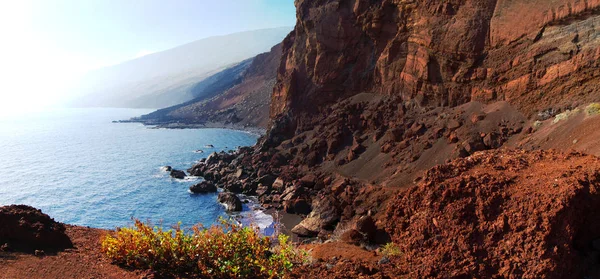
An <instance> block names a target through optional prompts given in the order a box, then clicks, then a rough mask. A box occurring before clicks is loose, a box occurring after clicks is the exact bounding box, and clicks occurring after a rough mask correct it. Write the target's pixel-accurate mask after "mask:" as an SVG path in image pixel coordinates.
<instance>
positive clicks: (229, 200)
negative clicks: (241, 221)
mask: <svg viewBox="0 0 600 279" xmlns="http://www.w3.org/2000/svg"><path fill="white" fill-rule="evenodd" d="M217 200H218V201H219V202H220V203H222V204H224V205H225V208H226V210H227V211H232V212H235V211H242V201H241V200H240V198H238V196H237V195H236V194H234V193H231V192H221V193H219V196H218V197H217Z"/></svg>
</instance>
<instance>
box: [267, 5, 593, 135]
mask: <svg viewBox="0 0 600 279" xmlns="http://www.w3.org/2000/svg"><path fill="white" fill-rule="evenodd" d="M296 7H297V24H296V27H295V29H294V31H293V32H292V33H291V34H290V35H289V36H288V37H287V38H286V39H285V40H284V46H283V58H282V61H281V65H280V67H279V72H278V82H277V84H276V86H275V89H274V93H273V97H272V106H271V117H272V118H273V117H277V116H278V115H281V114H285V113H291V114H294V115H296V120H297V121H299V122H303V120H301V119H303V118H304V117H303V115H305V112H309V114H310V113H314V112H315V111H316V110H319V108H324V107H326V106H328V105H330V104H332V103H334V102H336V101H339V100H340V99H343V98H346V97H349V96H352V95H355V94H357V93H360V92H375V93H379V94H386V95H396V96H401V97H402V99H404V100H415V101H416V102H417V103H418V104H419V105H420V106H456V105H460V104H463V103H466V102H468V101H472V100H477V101H486V102H489V101H492V100H507V101H510V102H511V103H513V104H517V105H518V106H519V107H520V108H521V109H523V111H524V112H525V113H526V114H528V115H531V114H533V113H535V112H537V110H541V109H545V108H547V107H548V106H550V105H559V106H560V105H562V106H569V105H572V104H571V103H572V100H570V99H569V98H563V99H561V100H559V101H556V100H555V99H556V97H559V96H564V95H568V94H567V93H568V92H569V91H572V90H574V89H576V90H578V91H579V92H586V93H588V94H587V95H586V96H587V98H592V97H597V93H594V94H591V93H592V91H594V92H595V90H593V88H594V86H595V84H596V82H594V81H593V80H595V79H597V78H598V73H594V72H593V69H594V68H596V67H598V59H599V58H600V48H599V46H600V43H599V42H600V38H599V37H598V33H599V32H598V30H597V29H598V27H597V26H598V24H595V23H599V21H600V19H599V18H598V17H596V14H597V12H598V11H599V10H598V8H599V7H600V0H586V1H584V0H534V1H515V0H451V1H435V0H424V1H411V0H321V1H312V0H311V1H308V0H297V1H296ZM575 73H576V74H577V75H576V78H573V74H575ZM568 76H571V78H570V79H567V80H565V79H566V78H567V77H568ZM557 81H560V82H559V83H558V82H557ZM557 84H560V86H557ZM578 101H584V100H581V99H578ZM299 124H302V123H299Z"/></svg>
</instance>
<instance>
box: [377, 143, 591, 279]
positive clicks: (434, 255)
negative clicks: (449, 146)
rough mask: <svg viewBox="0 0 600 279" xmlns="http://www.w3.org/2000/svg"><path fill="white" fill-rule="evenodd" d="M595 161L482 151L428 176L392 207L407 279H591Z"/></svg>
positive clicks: (391, 223)
mask: <svg viewBox="0 0 600 279" xmlns="http://www.w3.org/2000/svg"><path fill="white" fill-rule="evenodd" d="M599 189H600V159H599V158H597V157H593V156H586V155H582V154H580V153H570V154H563V153H558V152H554V151H535V152H525V151H488V152H481V153H476V154H475V155H473V156H470V157H467V158H464V159H458V160H455V161H452V162H450V163H448V164H444V165H440V166H437V167H435V168H432V169H431V170H429V171H428V172H427V174H426V175H425V176H424V178H423V181H422V182H421V183H419V184H418V185H417V186H416V187H413V188H411V189H408V190H406V191H404V192H402V193H400V194H398V195H397V196H396V198H395V199H394V200H393V201H392V202H391V203H390V207H389V211H388V213H387V218H386V220H387V221H386V226H387V228H388V231H389V232H390V234H391V236H392V239H393V241H394V243H396V244H397V245H398V246H399V248H400V250H401V251H402V256H401V259H399V261H400V262H402V263H401V264H400V266H402V267H404V268H406V270H405V272H407V274H409V275H410V276H409V277H410V278H459V277H460V278H514V277H520V278H586V277H587V278H596V277H598V276H600V269H599V267H600V266H599V265H598V260H599V255H600V253H599V252H598V251H597V250H595V249H596V248H594V246H593V243H594V241H596V240H597V239H600V224H598V222H597V221H596V219H597V216H596V212H598V210H600V192H599Z"/></svg>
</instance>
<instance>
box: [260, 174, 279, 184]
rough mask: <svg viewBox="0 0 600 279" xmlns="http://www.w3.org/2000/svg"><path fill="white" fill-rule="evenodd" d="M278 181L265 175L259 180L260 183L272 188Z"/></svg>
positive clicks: (271, 176) (269, 175)
mask: <svg viewBox="0 0 600 279" xmlns="http://www.w3.org/2000/svg"><path fill="white" fill-rule="evenodd" d="M276 179H277V177H275V176H273V175H271V174H265V175H262V176H260V178H259V179H258V183H260V184H262V185H266V186H269V187H271V186H272V185H273V183H274V182H275V180H276Z"/></svg>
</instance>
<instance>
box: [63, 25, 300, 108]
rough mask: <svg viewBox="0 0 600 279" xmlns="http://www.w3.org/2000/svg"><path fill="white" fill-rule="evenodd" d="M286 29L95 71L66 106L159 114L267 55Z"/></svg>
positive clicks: (204, 42)
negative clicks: (209, 80) (212, 79)
mask: <svg viewBox="0 0 600 279" xmlns="http://www.w3.org/2000/svg"><path fill="white" fill-rule="evenodd" d="M289 29H291V28H288V27H282V28H272V29H262V30H254V31H247V32H241V33H234V34H229V35H225V36H217V37H209V38H206V39H201V40H198V41H194V42H190V43H187V44H185V45H182V46H179V47H175V48H172V49H169V50H165V51H162V52H159V53H153V54H150V55H147V56H143V57H140V58H137V59H133V60H130V61H127V62H124V63H121V64H118V65H114V66H111V67H107V68H103V69H99V70H95V71H93V72H91V73H89V74H87V75H86V76H84V77H83V78H82V79H81V80H80V81H79V82H78V83H77V84H76V85H74V86H73V88H72V89H71V92H72V93H71V95H72V96H73V97H72V100H71V101H70V103H69V105H70V106H81V107H86V106H101V107H111V106H112V107H144V108H162V107H168V106H171V105H176V104H179V103H182V102H185V101H189V100H191V99H193V98H194V97H198V96H194V94H193V92H191V90H192V89H193V88H192V87H193V86H194V85H195V84H196V83H198V82H200V81H202V80H203V79H204V78H206V77H209V76H211V75H213V74H216V73H218V72H220V71H222V70H224V69H226V68H229V67H231V66H233V65H236V64H238V63H239V62H240V61H243V60H246V59H249V58H252V57H254V56H256V55H257V54H259V53H262V52H265V51H268V50H269V49H270V48H271V47H272V46H273V45H275V44H277V43H279V42H280V41H281V39H282V38H283V37H284V36H285V35H287V33H288V32H289ZM240 46H243V47H240Z"/></svg>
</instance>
